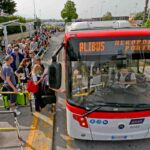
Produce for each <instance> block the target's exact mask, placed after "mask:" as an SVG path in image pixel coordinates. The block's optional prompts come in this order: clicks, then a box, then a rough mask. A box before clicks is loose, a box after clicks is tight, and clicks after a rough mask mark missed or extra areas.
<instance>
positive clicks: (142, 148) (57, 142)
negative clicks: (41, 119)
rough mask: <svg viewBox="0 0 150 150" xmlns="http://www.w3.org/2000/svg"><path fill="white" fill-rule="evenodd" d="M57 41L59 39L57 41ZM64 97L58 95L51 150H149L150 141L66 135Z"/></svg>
mask: <svg viewBox="0 0 150 150" xmlns="http://www.w3.org/2000/svg"><path fill="white" fill-rule="evenodd" d="M57 40H58V41H59V39H57ZM63 85H64V80H63ZM63 97H64V95H63V94H59V95H58V101H57V112H56V118H55V129H54V144H53V150H149V149H150V139H145V140H136V141H115V142H102V141H84V140H74V139H72V138H70V137H69V136H68V135H67V129H66V126H67V125H66V109H65V100H64V98H63Z"/></svg>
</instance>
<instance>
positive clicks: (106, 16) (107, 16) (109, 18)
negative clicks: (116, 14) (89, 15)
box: [102, 11, 113, 21]
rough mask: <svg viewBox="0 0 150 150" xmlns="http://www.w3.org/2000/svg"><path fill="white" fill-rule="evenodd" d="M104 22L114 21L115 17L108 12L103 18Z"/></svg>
mask: <svg viewBox="0 0 150 150" xmlns="http://www.w3.org/2000/svg"><path fill="white" fill-rule="evenodd" d="M102 20H103V21H107V20H113V16H112V14H111V12H109V11H108V12H106V14H104V15H103V17H102Z"/></svg>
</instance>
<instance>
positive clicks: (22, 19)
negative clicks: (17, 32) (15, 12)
mask: <svg viewBox="0 0 150 150" xmlns="http://www.w3.org/2000/svg"><path fill="white" fill-rule="evenodd" d="M17 19H18V21H19V22H21V23H26V19H25V18H23V17H20V16H8V17H4V16H0V23H3V22H8V21H12V20H17Z"/></svg>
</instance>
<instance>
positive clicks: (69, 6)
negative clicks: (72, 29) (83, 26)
mask: <svg viewBox="0 0 150 150" xmlns="http://www.w3.org/2000/svg"><path fill="white" fill-rule="evenodd" d="M61 17H62V18H63V19H64V21H65V23H67V22H71V21H72V19H77V18H78V14H77V12H76V7H75V3H74V2H73V1H71V0H68V1H67V2H66V4H65V6H64V8H63V10H62V11H61Z"/></svg>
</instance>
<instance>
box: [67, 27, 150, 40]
mask: <svg viewBox="0 0 150 150" xmlns="http://www.w3.org/2000/svg"><path fill="white" fill-rule="evenodd" d="M132 36H134V37H135V36H150V29H144V28H138V29H137V28H132V29H117V30H114V29H110V30H108V29H107V30H85V31H82V30H81V31H71V32H67V33H66V34H65V41H66V42H67V41H68V40H70V39H72V38H97V37H99V38H107V37H109V38H114V37H132Z"/></svg>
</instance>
